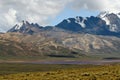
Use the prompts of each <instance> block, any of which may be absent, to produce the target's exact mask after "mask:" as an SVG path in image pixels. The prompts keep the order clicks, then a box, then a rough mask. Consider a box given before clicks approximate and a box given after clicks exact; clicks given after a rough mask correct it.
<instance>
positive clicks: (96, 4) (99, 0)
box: [71, 0, 120, 13]
mask: <svg viewBox="0 0 120 80" xmlns="http://www.w3.org/2000/svg"><path fill="white" fill-rule="evenodd" d="M73 3H74V4H71V5H72V8H73V9H76V10H80V9H87V10H93V11H94V10H95V11H110V12H115V13H118V12H119V11H120V1H119V0H73Z"/></svg>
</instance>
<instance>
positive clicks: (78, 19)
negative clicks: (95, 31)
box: [75, 17, 86, 28]
mask: <svg viewBox="0 0 120 80" xmlns="http://www.w3.org/2000/svg"><path fill="white" fill-rule="evenodd" d="M85 20H86V18H84V19H83V20H82V21H80V17H76V19H75V23H77V24H79V25H80V26H81V27H82V28H85V27H86V25H85V23H84V21H85Z"/></svg>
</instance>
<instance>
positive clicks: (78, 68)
mask: <svg viewBox="0 0 120 80" xmlns="http://www.w3.org/2000/svg"><path fill="white" fill-rule="evenodd" d="M0 80H120V64H112V65H110V64H107V65H50V64H18V63H16V64H15V63H12V64H11V63H10V64H8V63H1V64H0Z"/></svg>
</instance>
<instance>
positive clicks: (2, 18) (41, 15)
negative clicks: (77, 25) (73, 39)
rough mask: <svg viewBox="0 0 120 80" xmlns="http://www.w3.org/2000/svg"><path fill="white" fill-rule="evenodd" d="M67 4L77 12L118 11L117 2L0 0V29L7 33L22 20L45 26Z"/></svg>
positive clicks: (119, 5) (102, 0)
mask: <svg viewBox="0 0 120 80" xmlns="http://www.w3.org/2000/svg"><path fill="white" fill-rule="evenodd" d="M68 3H70V4H69V5H71V6H72V8H74V9H77V10H81V9H88V10H95V11H96V10H97V11H112V12H118V11H120V1H119V0H0V28H2V29H3V30H5V31H7V30H8V29H10V28H11V27H12V26H13V25H15V24H16V23H19V22H21V21H22V20H27V21H29V22H37V23H39V24H40V25H47V24H48V23H49V20H51V19H53V18H54V17H55V16H57V14H58V13H60V12H61V11H62V10H63V9H64V8H65V7H66V5H67V4H68ZM69 8H70V7H69Z"/></svg>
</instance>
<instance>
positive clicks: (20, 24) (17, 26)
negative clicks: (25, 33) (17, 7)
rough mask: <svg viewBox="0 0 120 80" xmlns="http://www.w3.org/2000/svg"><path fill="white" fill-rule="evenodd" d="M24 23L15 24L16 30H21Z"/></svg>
mask: <svg viewBox="0 0 120 80" xmlns="http://www.w3.org/2000/svg"><path fill="white" fill-rule="evenodd" d="M22 25H23V23H18V24H16V26H15V30H19V29H20V28H21V27H22Z"/></svg>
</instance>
